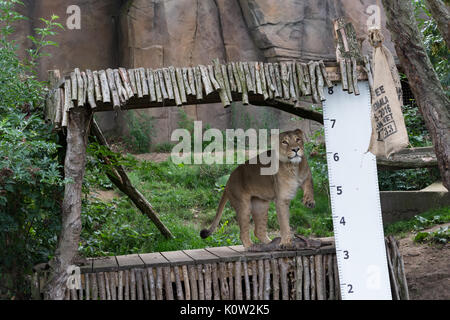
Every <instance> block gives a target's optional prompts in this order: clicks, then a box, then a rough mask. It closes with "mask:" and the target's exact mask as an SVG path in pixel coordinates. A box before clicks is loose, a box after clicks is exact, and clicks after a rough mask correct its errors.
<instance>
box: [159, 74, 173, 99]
mask: <svg viewBox="0 0 450 320" xmlns="http://www.w3.org/2000/svg"><path fill="white" fill-rule="evenodd" d="M162 73H163V75H164V83H165V85H166V90H167V94H168V96H169V99H170V100H175V94H174V91H173V86H172V78H171V76H170V70H169V68H163V69H162Z"/></svg>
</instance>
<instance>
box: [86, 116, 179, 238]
mask: <svg viewBox="0 0 450 320" xmlns="http://www.w3.org/2000/svg"><path fill="white" fill-rule="evenodd" d="M92 134H93V135H94V136H95V137H96V138H97V141H98V143H100V144H101V145H103V146H105V147H106V148H108V149H109V146H108V142H107V141H106V138H105V137H104V135H103V133H102V131H101V129H100V127H99V126H98V124H97V122H96V121H95V120H93V121H92ZM103 160H104V161H107V162H109V160H108V158H106V157H103ZM106 175H107V176H108V178H109V180H111V182H112V183H114V184H115V185H116V187H118V188H119V189H120V191H122V192H123V193H125V194H126V195H127V196H128V197H129V198H130V200H131V201H132V202H133V203H134V204H135V205H136V207H137V208H138V209H139V210H140V211H141V212H142V213H143V214H145V215H146V216H147V217H148V218H149V219H150V220H151V221H153V223H154V224H155V225H156V227H157V228H158V230H159V231H160V232H161V233H162V234H163V235H164V236H165V237H166V238H167V239H173V238H174V236H173V234H172V233H171V232H170V230H169V229H168V228H167V227H166V226H165V225H164V223H163V222H162V221H161V220H160V219H159V217H158V214H157V213H156V211H155V210H154V209H153V207H152V205H151V204H150V202H148V201H147V199H145V197H144V196H143V195H142V193H140V192H139V190H138V189H136V188H135V187H134V186H133V185H132V183H131V181H130V179H129V177H128V175H127V173H126V171H125V168H124V167H123V166H121V165H118V166H114V169H113V170H112V173H106Z"/></svg>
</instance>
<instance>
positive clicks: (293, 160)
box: [289, 154, 302, 162]
mask: <svg viewBox="0 0 450 320" xmlns="http://www.w3.org/2000/svg"><path fill="white" fill-rule="evenodd" d="M289 161H291V162H301V161H302V157H301V156H299V155H298V154H296V155H295V156H293V157H289Z"/></svg>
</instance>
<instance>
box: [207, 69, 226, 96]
mask: <svg viewBox="0 0 450 320" xmlns="http://www.w3.org/2000/svg"><path fill="white" fill-rule="evenodd" d="M207 68H208V76H209V80H210V81H211V84H212V86H213V88H214V90H216V91H217V90H220V89H221V88H222V87H221V85H220V84H219V82H218V81H217V80H216V76H215V74H214V68H213V66H212V65H208V66H207Z"/></svg>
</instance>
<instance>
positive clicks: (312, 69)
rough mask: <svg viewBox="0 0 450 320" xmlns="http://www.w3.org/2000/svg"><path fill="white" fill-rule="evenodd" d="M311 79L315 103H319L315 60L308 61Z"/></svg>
mask: <svg viewBox="0 0 450 320" xmlns="http://www.w3.org/2000/svg"><path fill="white" fill-rule="evenodd" d="M308 70H309V79H310V83H311V92H312V98H313V102H314V103H319V102H320V100H319V94H318V93H317V82H316V65H315V63H314V62H313V61H311V62H310V63H308Z"/></svg>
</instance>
